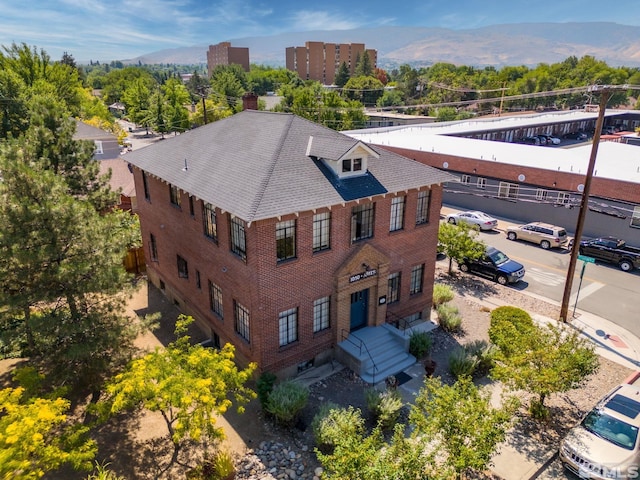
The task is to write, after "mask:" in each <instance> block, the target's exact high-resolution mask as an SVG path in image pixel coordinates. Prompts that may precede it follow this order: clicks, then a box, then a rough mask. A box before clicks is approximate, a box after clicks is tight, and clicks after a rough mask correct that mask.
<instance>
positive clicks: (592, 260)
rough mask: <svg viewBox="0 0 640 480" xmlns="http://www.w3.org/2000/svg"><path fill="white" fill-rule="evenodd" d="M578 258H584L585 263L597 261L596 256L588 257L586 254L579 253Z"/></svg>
mask: <svg viewBox="0 0 640 480" xmlns="http://www.w3.org/2000/svg"><path fill="white" fill-rule="evenodd" d="M578 260H582V261H583V262H585V263H596V259H595V258H593V257H587V256H586V255H578Z"/></svg>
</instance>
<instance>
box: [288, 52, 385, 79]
mask: <svg viewBox="0 0 640 480" xmlns="http://www.w3.org/2000/svg"><path fill="white" fill-rule="evenodd" d="M365 52H366V53H367V54H368V55H369V60H370V62H371V65H372V66H373V67H374V68H375V67H376V66H377V64H378V52H377V51H376V50H373V49H366V48H365V45H364V43H323V42H306V43H305V46H304V47H287V49H286V67H287V70H292V71H294V72H297V73H298V75H299V76H300V78H302V79H303V80H316V81H318V82H321V83H322V84H323V85H332V84H333V83H334V81H335V78H336V73H337V72H338V69H339V68H340V65H342V63H345V64H346V65H347V68H349V73H350V74H351V75H353V74H354V72H355V69H356V65H357V63H358V59H360V58H361V57H362V56H363V55H364V53H365Z"/></svg>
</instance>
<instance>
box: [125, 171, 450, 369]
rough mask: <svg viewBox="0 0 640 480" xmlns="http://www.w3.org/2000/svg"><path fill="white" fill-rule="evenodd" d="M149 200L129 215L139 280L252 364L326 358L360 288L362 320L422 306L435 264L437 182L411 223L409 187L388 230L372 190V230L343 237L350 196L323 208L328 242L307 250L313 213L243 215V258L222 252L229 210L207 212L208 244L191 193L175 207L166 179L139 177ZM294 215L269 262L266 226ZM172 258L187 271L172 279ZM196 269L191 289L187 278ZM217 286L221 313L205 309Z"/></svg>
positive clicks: (270, 240) (270, 230)
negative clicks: (136, 227)
mask: <svg viewBox="0 0 640 480" xmlns="http://www.w3.org/2000/svg"><path fill="white" fill-rule="evenodd" d="M134 177H135V180H136V186H137V188H138V191H139V192H143V188H142V175H141V172H140V170H139V169H135V171H134ZM147 180H148V181H147V184H148V188H149V193H150V200H145V199H144V195H141V196H140V199H139V202H138V207H139V208H138V213H139V215H140V222H141V228H142V237H143V241H144V248H145V254H146V258H147V261H148V272H149V278H150V280H151V281H153V283H154V284H156V285H158V286H159V285H160V281H161V280H162V282H163V283H164V286H165V293H166V294H167V295H168V296H169V297H170V298H171V299H172V300H174V301H175V302H176V303H178V304H179V305H180V307H181V308H182V310H183V311H184V312H185V313H188V314H191V315H193V316H194V317H195V318H196V319H197V321H198V324H199V325H200V326H202V327H204V329H205V331H207V332H209V331H213V332H215V333H216V334H218V335H219V337H220V339H221V342H222V343H223V344H224V343H226V342H231V343H233V344H234V345H235V346H236V355H237V357H238V359H239V360H240V361H241V362H247V361H249V360H250V361H256V362H258V365H259V368H260V369H261V370H270V371H282V370H287V369H289V370H290V371H291V369H293V368H294V367H295V366H296V365H298V364H299V363H301V362H306V361H313V360H315V361H319V359H325V360H326V359H327V358H329V357H330V353H328V352H331V350H332V348H333V347H334V346H335V344H336V343H337V342H339V341H340V340H341V339H342V338H341V336H342V334H343V331H346V332H347V333H348V331H349V326H350V324H349V321H350V311H349V308H350V295H351V293H352V292H355V291H359V290H362V289H365V288H369V289H370V290H369V324H370V325H379V324H381V323H383V322H384V321H385V319H386V317H387V311H389V312H390V313H393V314H394V315H397V316H400V317H402V316H406V315H409V314H413V313H416V312H426V314H427V315H428V311H429V309H430V308H431V298H432V288H433V276H434V270H435V257H436V243H437V230H438V222H439V212H440V205H441V199H442V187H441V186H432V188H431V196H432V198H431V203H430V222H429V223H428V224H424V225H419V226H416V225H415V211H416V203H417V191H416V190H411V191H409V192H406V205H405V224H404V229H403V230H401V231H398V232H389V218H390V202H391V198H392V195H386V196H384V197H383V196H377V197H374V198H373V200H374V201H375V204H376V206H375V227H374V228H375V229H374V237H373V238H371V239H367V240H364V241H360V242H356V243H354V244H352V243H351V209H352V206H354V205H355V204H356V203H355V202H349V203H346V204H345V205H344V206H342V205H339V206H334V207H333V208H332V209H331V249H329V250H326V251H322V252H317V253H313V251H312V236H313V215H314V213H313V212H301V213H300V214H299V215H297V216H296V215H291V216H289V217H282V218H281V219H275V218H274V219H269V220H264V221H257V222H253V223H252V224H251V225H250V226H248V228H247V229H246V239H247V259H246V263H245V262H244V261H243V260H242V259H240V258H239V257H238V256H237V255H235V254H233V253H232V252H231V250H230V231H229V216H228V214H223V213H222V212H221V211H220V210H218V211H217V227H218V242H217V243H214V242H213V241H211V240H210V239H209V238H207V237H206V236H205V235H204V233H203V232H204V230H203V222H202V209H203V204H202V202H201V201H199V200H194V212H193V213H194V214H193V216H192V215H191V214H190V208H189V195H188V194H187V193H185V192H182V193H181V208H176V207H175V206H173V205H171V204H170V201H169V185H168V184H166V183H165V182H163V181H161V180H159V179H155V178H153V177H150V176H147ZM289 219H295V221H296V244H297V251H296V258H293V259H290V260H287V261H284V262H277V259H276V243H275V225H276V223H277V222H278V221H281V220H289ZM151 233H153V234H154V236H155V238H156V243H157V251H158V261H157V262H153V261H151V254H150V252H149V238H150V234H151ZM177 255H180V256H181V257H183V258H184V259H185V260H186V261H187V262H188V268H189V277H188V278H180V277H179V276H178V267H177ZM364 263H366V264H367V265H368V266H369V268H370V269H374V268H375V269H376V270H377V274H376V275H375V276H371V277H368V278H366V279H365V280H361V281H359V282H353V283H349V278H350V277H351V276H352V275H354V274H356V273H359V272H360V271H362V269H363V267H362V264H364ZM420 264H424V265H425V272H424V284H423V291H422V293H421V294H415V295H409V288H410V276H411V269H412V268H413V267H414V266H416V265H420ZM196 270H197V271H199V272H200V281H201V285H200V288H198V287H197V285H196ZM396 271H399V272H401V275H402V282H401V293H400V301H399V302H397V303H394V304H391V305H388V306H387V305H386V304H382V305H379V304H378V301H379V298H380V297H382V296H384V295H386V294H387V277H388V274H389V273H390V272H396ZM209 281H212V282H214V283H215V284H217V285H219V286H220V287H221V289H222V292H223V304H224V305H223V308H224V318H220V317H218V316H217V315H216V314H215V313H213V312H212V311H211V309H210V306H209V292H208V282H209ZM324 296H331V327H330V328H329V329H327V330H325V331H321V332H316V333H314V332H313V301H314V300H316V299H318V298H321V297H324ZM234 300H237V301H238V302H240V303H241V304H242V305H244V306H245V307H246V308H248V309H249V311H250V329H251V333H250V340H249V341H248V342H247V341H245V340H244V339H242V338H241V337H240V336H239V335H238V334H237V333H236V332H235V329H234V315H233V302H234ZM296 307H297V308H298V341H296V342H294V343H292V344H290V345H287V346H284V347H281V346H280V345H279V337H278V330H279V329H278V314H279V312H282V311H285V310H288V309H290V308H296Z"/></svg>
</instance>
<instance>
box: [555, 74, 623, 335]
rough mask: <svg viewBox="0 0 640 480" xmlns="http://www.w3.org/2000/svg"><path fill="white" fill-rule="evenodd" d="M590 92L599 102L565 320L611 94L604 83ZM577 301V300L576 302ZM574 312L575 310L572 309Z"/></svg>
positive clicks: (562, 315)
mask: <svg viewBox="0 0 640 480" xmlns="http://www.w3.org/2000/svg"><path fill="white" fill-rule="evenodd" d="M589 92H591V93H600V104H599V107H598V119H597V121H596V131H595V133H594V134H593V141H592V144H591V156H590V157H589V166H588V167H587V174H586V176H585V181H584V190H583V191H582V202H581V203H580V211H579V212H578V222H577V224H576V235H575V238H574V240H573V248H572V249H571V259H570V260H569V269H568V270H567V280H566V281H565V284H564V294H563V295H562V305H561V307H560V321H561V322H567V321H568V318H567V314H568V311H569V299H570V297H571V288H572V287H573V276H574V274H575V271H576V262H577V260H578V253H579V251H580V248H579V247H580V239H581V237H582V231H583V230H584V220H585V217H586V215H587V210H588V209H589V191H590V189H591V179H592V178H593V169H594V167H595V164H596V155H597V154H598V144H599V143H600V133H601V132H602V126H603V124H604V112H605V110H606V108H607V101H608V100H609V97H610V96H611V89H610V88H609V87H608V86H606V85H594V86H592V87H590V88H589ZM576 303H577V302H576ZM574 312H575V310H574Z"/></svg>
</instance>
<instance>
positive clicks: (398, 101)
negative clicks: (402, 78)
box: [376, 89, 404, 107]
mask: <svg viewBox="0 0 640 480" xmlns="http://www.w3.org/2000/svg"><path fill="white" fill-rule="evenodd" d="M403 103H404V99H403V97H402V92H400V91H399V90H396V89H393V90H385V91H384V93H383V94H382V96H381V97H380V98H378V100H377V102H376V106H377V107H393V106H398V105H402V104H403Z"/></svg>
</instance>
